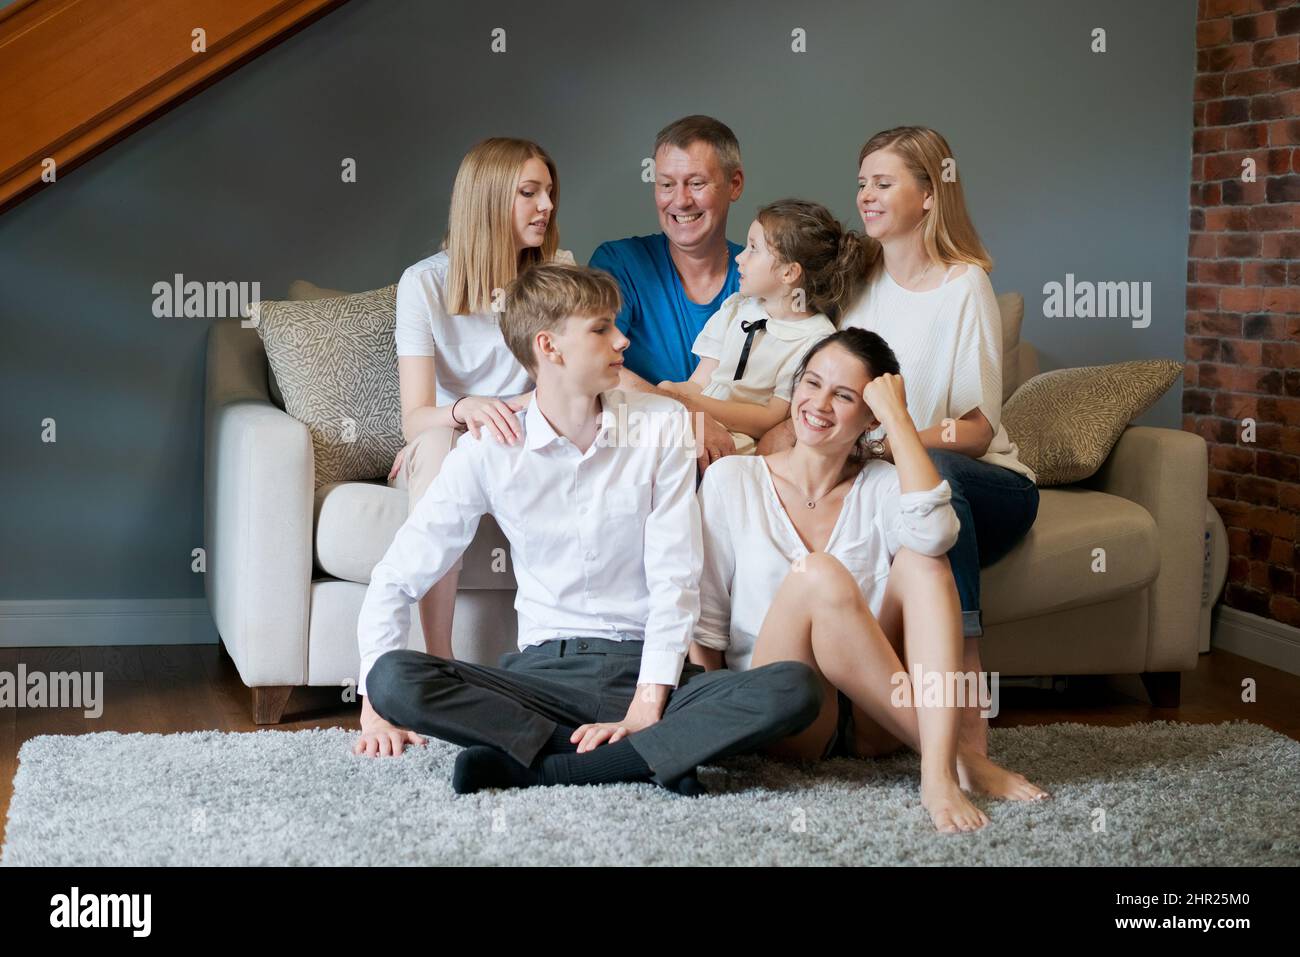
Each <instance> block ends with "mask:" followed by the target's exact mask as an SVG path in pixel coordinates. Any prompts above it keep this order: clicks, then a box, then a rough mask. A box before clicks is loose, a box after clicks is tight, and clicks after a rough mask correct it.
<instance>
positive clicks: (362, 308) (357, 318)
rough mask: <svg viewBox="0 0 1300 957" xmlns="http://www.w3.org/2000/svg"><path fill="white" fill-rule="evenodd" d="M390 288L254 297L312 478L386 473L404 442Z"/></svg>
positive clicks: (323, 480) (269, 356) (321, 480)
mask: <svg viewBox="0 0 1300 957" xmlns="http://www.w3.org/2000/svg"><path fill="white" fill-rule="evenodd" d="M396 298H397V287H396V286H395V285H394V286H388V287H385V288H384V289H376V290H374V291H372V292H366V293H358V294H357V295H354V296H343V297H341V298H333V299H316V300H311V301H300V302H289V301H284V302H276V301H264V302H261V303H259V304H258V312H257V323H256V324H257V331H258V333H259V334H260V335H261V336H262V342H263V344H264V345H265V347H266V356H267V360H268V361H269V362H270V364H271V370H272V372H274V374H275V378H276V381H277V382H278V383H279V387H280V390H281V391H282V392H283V394H284V404H285V411H286V412H288V413H289V414H290V415H292V416H293V417H294V418H295V419H297V420H298V421H300V422H302V423H303V424H304V425H306V426H307V430H308V432H310V433H311V440H312V450H313V453H314V459H315V466H316V485H317V486H321V485H328V484H330V483H332V482H341V481H348V480H354V479H372V478H378V477H380V476H383V475H387V474H388V470H389V467H390V466H391V465H392V464H393V458H394V457H395V456H396V455H397V452H398V450H400V449H401V448H402V445H403V444H404V443H403V441H402V432H401V400H400V397H399V393H398V383H397V354H396V352H395V351H394V347H393V326H394V323H395V321H396Z"/></svg>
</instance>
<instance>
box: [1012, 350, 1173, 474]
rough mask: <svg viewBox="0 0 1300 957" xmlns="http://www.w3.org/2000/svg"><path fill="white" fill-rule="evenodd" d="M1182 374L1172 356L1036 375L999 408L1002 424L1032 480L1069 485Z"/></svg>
mask: <svg viewBox="0 0 1300 957" xmlns="http://www.w3.org/2000/svg"><path fill="white" fill-rule="evenodd" d="M1182 374H1183V364H1182V363H1181V362H1176V361H1175V360H1173V359H1144V360H1141V361H1138V362H1118V363H1115V364H1114V365H1107V366H1084V367H1081V368H1078V369H1057V370H1055V371H1052V372H1044V373H1042V374H1041V375H1036V376H1034V377H1033V378H1032V379H1030V380H1029V381H1028V382H1026V383H1025V384H1024V385H1022V386H1021V387H1020V388H1019V389H1017V390H1016V393H1015V395H1013V396H1012V397H1011V398H1010V399H1009V400H1008V401H1007V404H1006V405H1005V406H1004V407H1003V409H1002V424H1003V425H1005V426H1006V429H1007V434H1008V435H1009V436H1010V437H1011V440H1012V441H1013V442H1015V443H1016V445H1017V446H1019V449H1020V461H1022V462H1024V463H1025V464H1026V465H1028V466H1029V467H1030V468H1031V469H1033V470H1034V473H1035V474H1036V475H1037V476H1038V484H1039V485H1040V486H1043V485H1068V484H1070V483H1071V482H1079V481H1082V480H1083V479H1086V478H1087V477H1088V476H1089V475H1092V474H1093V473H1094V472H1096V471H1097V469H1099V468H1101V466H1102V463H1104V462H1105V461H1106V457H1107V456H1109V455H1110V450H1111V449H1112V448H1114V447H1115V443H1116V442H1118V441H1119V437H1120V435H1121V434H1123V432H1124V429H1125V427H1126V426H1127V425H1128V424H1129V422H1131V421H1132V420H1133V419H1135V418H1137V417H1138V416H1139V415H1141V414H1142V413H1143V412H1145V411H1146V410H1147V409H1149V408H1151V406H1152V404H1154V403H1155V401H1156V399H1158V398H1160V397H1161V396H1162V395H1164V394H1165V391H1166V390H1167V389H1168V388H1169V387H1170V386H1171V385H1173V384H1174V383H1175V382H1177V381H1178V379H1179V378H1180V377H1181V376H1182Z"/></svg>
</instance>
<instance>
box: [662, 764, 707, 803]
mask: <svg viewBox="0 0 1300 957" xmlns="http://www.w3.org/2000/svg"><path fill="white" fill-rule="evenodd" d="M669 790H670V791H676V792H677V793H678V794H680V795H681V796H682V797H691V798H693V797H700V796H701V795H704V794H708V793H709V789H708V788H706V787H705V786H704V785H703V784H701V783H700V779H699V777H698V776H697V775H696V773H695V770H694V769H691V770H690V771H687V772H686V773H685V774H683V775H682V776H681V777H680V778H678V779H677V780H676V781H673V782H672V783H671V785H670V787H669Z"/></svg>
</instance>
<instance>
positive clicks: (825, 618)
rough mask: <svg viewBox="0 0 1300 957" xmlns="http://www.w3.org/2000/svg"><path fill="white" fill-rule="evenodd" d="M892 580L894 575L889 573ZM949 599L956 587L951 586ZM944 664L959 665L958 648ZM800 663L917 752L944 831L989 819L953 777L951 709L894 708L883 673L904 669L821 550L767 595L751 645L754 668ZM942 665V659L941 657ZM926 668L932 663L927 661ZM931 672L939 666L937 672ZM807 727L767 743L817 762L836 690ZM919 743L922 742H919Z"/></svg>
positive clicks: (932, 810)
mask: <svg viewBox="0 0 1300 957" xmlns="http://www.w3.org/2000/svg"><path fill="white" fill-rule="evenodd" d="M891 577H892V575H891ZM953 594H954V598H955V595H956V592H955V590H954V593H953ZM952 657H953V661H952V662H948V663H947V665H948V669H949V670H955V668H956V666H957V660H956V659H957V654H956V646H955V645H954V646H953V648H952ZM790 659H793V660H796V661H803V662H804V663H806V664H808V665H810V666H811V667H812V668H814V670H816V671H817V672H818V673H819V674H820V675H821V676H822V678H823V679H824V680H826V681H828V682H829V683H830V684H831V685H833V686H834V687H835V688H839V689H840V690H842V691H843V692H844V693H845V694H846V695H848V697H849V698H850V699H851V700H852V701H853V703H854V704H856V705H857V706H858V707H859V708H861V709H863V710H864V711H865V712H866V713H867V714H869V715H870V716H871V717H872V718H873V719H874V720H875V721H876V722H878V723H879V724H880V725H881V726H882V727H885V728H887V729H889V731H890V732H892V733H893V734H894V735H895V736H897V737H898V738H900V739H901V740H903V741H904V742H906V743H907V744H908V745H909V746H911V747H912V748H914V749H915V750H916V751H918V752H919V753H920V754H921V804H922V805H923V806H924V807H925V809H926V810H927V811H928V812H929V814H930V817H931V820H933V822H934V826H935V827H936V828H937V829H938V830H940V831H943V832H947V833H953V832H957V831H971V830H978V829H979V828H982V827H984V826H985V825H987V824H988V823H989V820H988V817H987V816H986V815H985V814H984V812H983V811H981V810H980V809H979V808H977V807H976V806H975V805H974V804H972V803H971V802H970V800H969V799H968V798H967V797H966V796H965V795H964V794H963V793H962V791H961V786H960V783H959V782H958V779H957V766H956V749H957V718H958V715H957V713H956V711H955V710H954V709H951V708H931V707H921V708H919V709H914V708H911V707H897V706H896V705H895V704H894V703H893V701H892V700H891V697H892V694H893V685H891V683H890V681H889V678H890V677H892V676H893V675H895V674H898V673H899V672H903V671H905V670H906V669H904V668H903V666H902V663H901V662H900V661H899V659H898V655H897V653H896V651H895V650H894V647H893V646H892V645H891V644H890V642H889V639H888V638H886V636H885V634H884V632H883V631H882V630H881V628H880V625H879V623H878V622H877V621H876V619H875V617H874V616H873V615H872V614H871V609H870V608H868V607H867V604H866V602H865V601H864V600H863V598H862V593H861V591H860V590H859V589H858V585H857V582H856V581H855V580H854V578H853V576H852V574H850V573H849V571H848V570H847V569H846V568H845V567H844V566H843V565H842V564H840V562H839V561H837V560H836V559H834V558H832V557H831V556H829V555H826V554H825V553H822V552H815V553H813V554H811V555H808V556H807V557H806V558H805V559H804V560H803V566H802V568H801V569H799V570H795V571H791V573H790V574H789V575H787V576H786V578H785V581H783V582H782V583H781V587H780V588H778V589H777V593H776V595H775V596H774V598H773V601H772V605H771V607H770V609H769V610H768V613H767V617H766V618H765V619H764V621H763V627H762V630H761V631H760V633H759V637H758V641H757V643H756V645H755V648H754V655H753V659H752V664H753V666H754V667H757V666H759V665H763V664H767V663H769V662H772V661H782V660H790ZM938 664H939V667H940V668H942V667H943V665H944V662H942V661H940V662H939V663H938ZM929 667H934V665H933V664H931V665H929ZM936 670H937V669H936ZM827 699H828V704H826V705H823V713H822V714H821V715H819V716H818V718H817V720H816V721H815V722H814V723H813V726H812V727H810V728H809V729H807V730H805V731H804V732H803V733H802V734H800V735H795V736H793V737H792V738H788V739H786V740H785V741H783V742H780V743H779V744H778V745H777V746H776V747H773V748H769V749H768V753H770V754H773V755H774V756H778V757H798V758H802V759H805V760H808V759H814V760H815V759H816V758H818V757H820V756H821V754H822V753H823V751H824V749H825V746H826V742H827V741H828V740H829V737H830V733H831V731H833V729H834V724H835V712H834V710H832V709H833V708H834V704H835V695H834V694H829V695H828V696H827ZM923 741H924V747H923V746H922V742H923Z"/></svg>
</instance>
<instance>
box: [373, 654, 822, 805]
mask: <svg viewBox="0 0 1300 957" xmlns="http://www.w3.org/2000/svg"><path fill="white" fill-rule="evenodd" d="M641 648H642V642H640V641H610V640H606V639H602V638H568V639H562V640H555V641H548V642H544V643H543V644H541V645H536V646H532V647H529V648H527V649H526V650H524V651H522V652H510V653H509V654H506V655H503V656H502V657H501V662H500V667H496V668H493V667H489V666H487V665H475V664H470V663H468V662H464V661H452V660H449V659H446V658H439V657H436V656H434V655H427V654H425V653H424V652H421V651H410V650H404V651H390V652H387V653H386V654H384V655H382V656H381V657H380V658H379V659H378V660H377V661H376V662H375V664H374V666H373V667H372V668H371V670H370V673H369V675H367V677H366V690H367V693H368V694H369V696H370V705H371V707H372V708H374V709H375V711H376V713H378V714H379V716H380V717H382V718H384V719H385V720H386V721H389V722H391V723H392V724H394V725H396V726H397V727H399V728H407V729H409V730H412V731H416V732H418V733H420V734H427V735H429V736H431V737H435V738H441V739H442V740H444V741H450V742H451V743H452V744H459V745H461V746H463V747H469V746H470V745H477V744H486V745H491V746H493V747H496V748H499V749H501V750H502V751H505V752H506V753H507V754H509V755H510V756H511V757H512V758H514V759H515V760H516V761H518V762H519V763H520V764H531V763H532V762H533V760H534V759H535V758H536V757H537V756H538V754H539V753H540V752H541V751H542V749H543V748H544V747H545V746H546V744H547V742H548V741H549V740H550V738H551V734H552V733H553V732H554V731H555V728H556V726H557V725H564V726H566V727H577V726H578V725H582V724H589V723H592V722H605V721H619V720H621V719H622V718H623V717H624V716H625V715H626V714H627V709H628V706H629V705H630V704H631V702H632V698H633V696H634V695H635V694H636V680H637V676H638V673H639V672H640V670H641ZM821 699H822V687H821V681H820V680H819V679H818V678H817V676H816V674H815V673H814V672H813V670H812V669H811V668H809V667H808V666H807V665H805V664H803V663H802V662H797V661H778V662H773V663H772V664H769V665H764V666H762V667H760V668H753V669H751V670H749V671H743V672H738V671H727V670H725V669H723V670H718V671H705V670H704V669H703V668H701V667H700V666H699V665H694V664H690V663H687V664H686V666H685V668H684V669H683V671H682V677H681V681H680V683H679V684H678V686H677V688H675V689H674V690H673V691H672V693H671V694H670V695H669V698H668V704H667V706H666V708H665V710H664V714H663V717H662V718H661V719H660V720H659V721H658V722H657V723H655V724H653V725H651V726H650V727H648V728H646V729H644V730H642V731H637V732H634V733H632V734H630V735H628V736H627V738H626V739H625V740H626V741H628V742H629V743H630V744H631V745H632V747H633V748H634V749H635V750H636V752H637V753H638V754H639V755H641V758H642V759H643V760H644V761H645V763H646V764H648V765H649V766H650V768H651V770H652V771H653V772H654V777H655V780H656V781H658V782H659V783H660V784H669V783H670V782H672V781H675V780H676V779H678V778H680V777H681V776H682V775H683V774H686V773H687V772H689V771H693V770H695V768H696V767H697V766H698V765H701V764H707V763H708V762H709V761H711V760H713V759H715V758H722V757H727V756H728V755H733V754H741V753H745V752H749V751H754V750H757V749H758V748H760V747H762V746H763V745H764V744H767V743H768V742H769V741H775V740H778V739H780V738H783V737H786V736H788V735H791V734H797V733H798V732H800V731H802V730H803V729H804V728H806V727H808V725H810V724H812V722H813V720H814V719H815V718H816V717H817V714H818V712H819V711H820V710H821V704H822V700H821Z"/></svg>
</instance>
